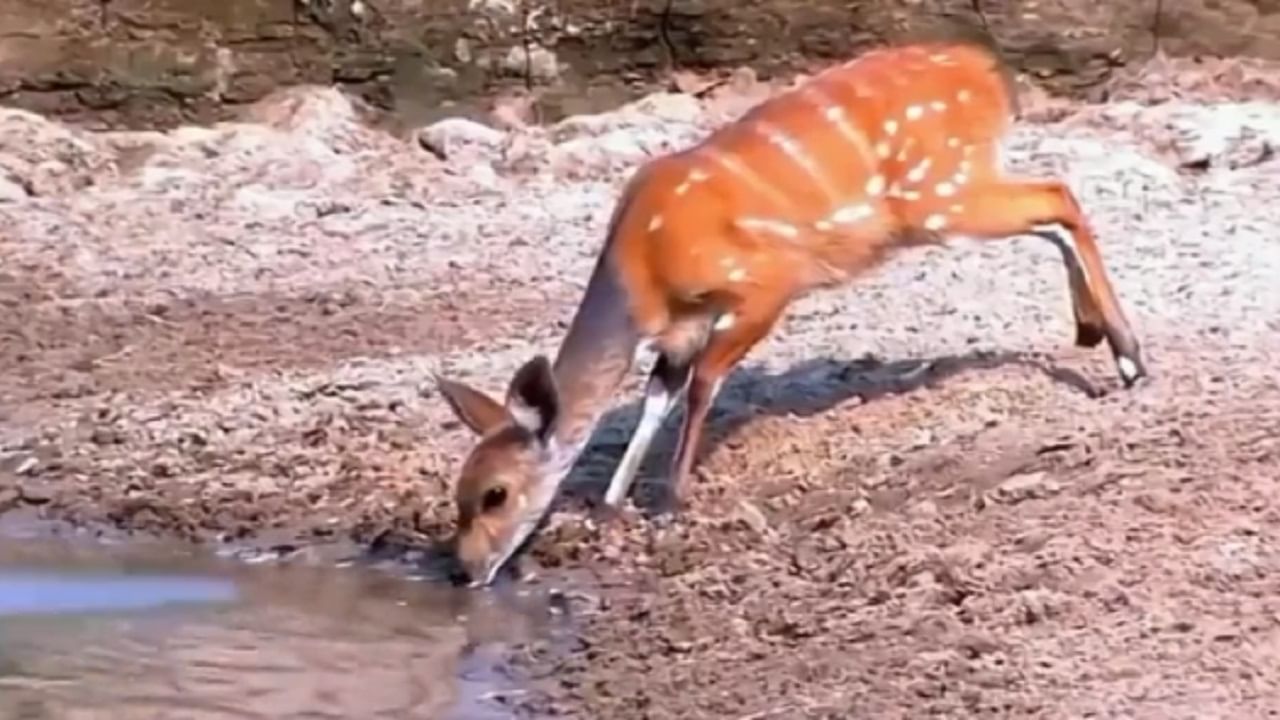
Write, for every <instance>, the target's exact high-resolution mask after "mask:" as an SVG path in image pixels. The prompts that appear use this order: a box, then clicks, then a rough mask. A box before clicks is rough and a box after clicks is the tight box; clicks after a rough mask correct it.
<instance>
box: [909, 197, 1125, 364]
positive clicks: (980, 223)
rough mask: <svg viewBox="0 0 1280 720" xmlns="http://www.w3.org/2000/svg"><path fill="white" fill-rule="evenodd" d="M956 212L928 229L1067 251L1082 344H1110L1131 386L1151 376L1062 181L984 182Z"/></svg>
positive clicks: (956, 206) (1078, 338)
mask: <svg viewBox="0 0 1280 720" xmlns="http://www.w3.org/2000/svg"><path fill="white" fill-rule="evenodd" d="M953 200H954V202H953V203H952V204H951V206H950V211H949V212H948V213H945V214H938V216H937V217H936V218H934V217H933V216H931V217H930V218H928V219H926V220H925V221H924V223H925V224H926V225H928V224H930V222H929V221H930V220H932V221H933V222H932V225H933V227H934V228H936V229H940V230H943V231H945V232H954V233H959V234H962V235H968V236H970V237H975V238H988V239H995V238H1002V237H1009V236H1013V235H1022V234H1035V235H1039V236H1040V237H1044V238H1046V239H1050V240H1052V241H1053V242H1054V244H1055V245H1057V246H1058V248H1059V250H1061V251H1062V255H1063V258H1064V262H1065V264H1066V267H1067V272H1068V277H1069V278H1070V282H1071V287H1072V294H1073V297H1074V304H1075V313H1076V342H1077V343H1078V344H1081V345H1085V346H1091V345H1097V344H1098V342H1099V336H1101V337H1104V338H1106V340H1107V343H1108V344H1109V345H1110V346H1111V353H1112V355H1113V357H1114V358H1115V363H1116V368H1117V370H1118V371H1119V374H1120V379H1121V380H1122V381H1123V382H1124V384H1125V386H1126V387H1128V386H1132V385H1133V384H1134V383H1135V382H1137V381H1138V379H1139V378H1142V377H1143V376H1145V375H1146V374H1147V370H1146V365H1145V363H1144V362H1143V358H1142V350H1141V347H1140V345H1139V343H1138V339H1137V337H1136V336H1135V335H1134V333H1133V330H1132V328H1131V327H1130V325H1129V321H1128V319H1127V318H1126V317H1125V313H1124V310H1123V309H1122V308H1121V306H1120V301H1119V300H1117V299H1116V295H1115V290H1114V288H1113V287H1112V285H1111V280H1110V279H1109V278H1108V277H1107V270H1106V267H1105V266H1104V265H1103V262H1102V255H1101V253H1100V252H1099V250H1098V245H1097V242H1096V240H1095V239H1094V236H1093V232H1092V230H1091V229H1090V228H1089V224H1088V221H1087V220H1086V219H1085V217H1084V213H1083V211H1082V210H1081V209H1080V205H1079V203H1078V202H1077V201H1076V198H1075V195H1074V194H1073V193H1072V192H1071V190H1070V189H1068V188H1067V186H1066V185H1065V184H1063V183H1062V182H1059V181H1056V180H1003V179H994V178H990V179H987V178H984V180H983V182H981V183H975V184H972V185H969V186H968V187H966V188H965V190H964V192H962V193H960V194H959V195H957V196H956V197H954V198H953Z"/></svg>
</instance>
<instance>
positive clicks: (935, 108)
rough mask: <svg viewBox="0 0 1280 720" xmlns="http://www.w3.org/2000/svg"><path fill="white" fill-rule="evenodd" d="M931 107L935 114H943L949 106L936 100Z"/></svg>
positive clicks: (930, 104)
mask: <svg viewBox="0 0 1280 720" xmlns="http://www.w3.org/2000/svg"><path fill="white" fill-rule="evenodd" d="M929 107H930V108H931V109H932V110H933V111H934V112H943V111H944V110H946V109H947V104H946V103H945V102H943V101H941V100H934V101H933V102H931V103H929Z"/></svg>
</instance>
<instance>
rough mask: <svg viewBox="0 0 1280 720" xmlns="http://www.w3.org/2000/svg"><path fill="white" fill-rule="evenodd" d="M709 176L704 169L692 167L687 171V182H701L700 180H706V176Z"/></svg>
mask: <svg viewBox="0 0 1280 720" xmlns="http://www.w3.org/2000/svg"><path fill="white" fill-rule="evenodd" d="M710 177H711V176H710V175H708V174H707V172H706V171H705V170H700V169H698V168H694V169H692V170H690V171H689V182H695V183H700V182H702V181H704V180H707V179H708V178H710Z"/></svg>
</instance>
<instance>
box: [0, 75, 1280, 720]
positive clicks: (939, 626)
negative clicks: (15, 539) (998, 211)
mask: <svg viewBox="0 0 1280 720" xmlns="http://www.w3.org/2000/svg"><path fill="white" fill-rule="evenodd" d="M1196 72H1200V73H1201V76H1197V77H1200V80H1195V79H1194V78H1193V76H1194V75H1195V73H1196ZM1204 72H1207V71H1204V70H1203V69H1196V68H1184V69H1182V70H1179V71H1177V72H1174V71H1171V70H1169V68H1167V67H1162V68H1160V74H1159V79H1160V82H1162V83H1165V84H1164V85H1162V86H1161V87H1173V86H1174V85H1178V86H1179V87H1181V89H1180V90H1177V91H1176V92H1175V91H1172V90H1170V91H1167V92H1165V93H1164V96H1163V97H1159V98H1153V97H1152V95H1153V91H1152V85H1151V83H1150V82H1148V83H1145V84H1144V83H1142V82H1135V83H1133V84H1132V85H1130V86H1128V89H1127V90H1126V91H1125V92H1123V93H1118V94H1117V96H1116V97H1115V98H1113V99H1112V101H1111V102H1110V103H1109V104H1107V105H1103V106H1088V107H1084V106H1081V107H1054V108H1049V109H1042V110H1041V111H1039V112H1038V113H1036V114H1035V117H1036V118H1039V119H1038V120H1036V121H1034V122H1033V121H1031V120H1030V119H1029V120H1028V121H1027V122H1024V123H1022V124H1020V125H1019V127H1018V129H1017V131H1016V132H1015V133H1014V135H1013V136H1012V137H1011V138H1010V141H1009V151H1008V162H1009V164H1010V166H1011V167H1012V168H1013V169H1015V170H1019V171H1028V172H1035V173H1037V174H1045V173H1058V174H1061V175H1063V176H1064V177H1066V178H1067V179H1068V180H1069V181H1070V182H1071V183H1072V185H1073V187H1075V188H1076V190H1077V192H1078V193H1079V194H1080V196H1081V198H1082V202H1083V203H1084V205H1085V207H1086V209H1087V211H1088V212H1089V213H1090V217H1091V218H1092V221H1093V223H1094V224H1095V226H1096V228H1097V230H1098V233H1099V235H1100V242H1101V243H1102V248H1103V252H1104V255H1105V260H1106V263H1107V265H1108V268H1109V270H1110V272H1111V275H1112V279H1113V281H1114V282H1115V284H1116V287H1117V290H1118V292H1119V294H1120V296H1121V299H1122V301H1123V303H1124V304H1125V306H1126V308H1127V310H1128V312H1129V314H1130V317H1131V319H1132V320H1133V322H1134V323H1135V326H1136V328H1137V330H1138V332H1139V333H1140V336H1141V338H1142V341H1143V343H1144V348H1145V351H1146V353H1147V358H1148V362H1149V365H1150V370H1151V372H1152V374H1153V375H1152V377H1151V378H1150V379H1149V381H1147V382H1144V383H1142V384H1141V385H1139V386H1138V387H1136V388H1134V389H1132V390H1128V391H1126V390H1123V389H1120V388H1119V385H1118V381H1117V379H1116V377H1115V371H1114V369H1113V367H1112V365H1111V360H1110V358H1109V356H1108V354H1107V353H1106V351H1105V350H1104V349H1101V348H1100V349H1098V350H1095V351H1086V350H1080V349H1076V348H1073V347H1072V346H1071V339H1072V336H1073V331H1074V328H1073V325H1072V323H1071V317H1070V310H1069V304H1068V294H1067V287H1066V282H1065V274H1064V271H1063V269H1062V265H1061V261H1060V259H1059V256H1058V255H1057V252H1056V250H1054V249H1053V248H1052V247H1050V246H1047V244H1045V243H1043V241H1036V240H1034V239H1030V238H1020V239H1013V240H1008V241H1005V242H1000V243H991V244H988V245H985V246H971V247H967V248H963V249H957V250H919V251H912V252H911V253H910V254H908V255H904V256H903V257H901V258H900V259H899V260H897V261H895V262H893V263H891V264H890V265H888V266H886V267H884V268H883V269H881V270H879V271H877V272H875V273H873V274H871V275H869V276H867V277H866V278H864V279H863V280H862V281H861V282H860V283H858V284H857V285H856V286H852V287H849V288H846V289H845V290H841V291H834V292H829V293H825V294H822V295H818V296H814V297H811V298H809V299H807V300H805V301H803V302H802V303H800V304H799V305H797V306H795V308H794V309H793V310H792V312H791V313H790V314H789V316H788V317H787V319H786V321H785V323H784V325H783V326H782V327H780V328H779V329H778V331H777V332H776V333H775V334H774V335H773V336H772V337H771V338H770V339H769V340H768V341H767V342H765V343H764V344H763V345H761V346H760V347H759V348H758V349H757V350H756V351H755V352H754V353H753V354H752V355H751V356H750V357H749V358H748V360H747V362H746V363H745V364H744V366H743V367H742V368H741V370H740V371H739V372H738V373H737V374H736V375H735V376H734V377H733V378H732V380H731V381H730V382H729V383H728V384H727V385H726V388H725V390H724V392H723V395H722V396H721V399H720V401H719V403H718V405H717V409H716V410H715V412H714V414H713V417H712V420H711V423H712V436H713V437H712V438H711V439H710V441H709V442H708V443H707V446H706V450H705V452H704V454H703V459H702V461H701V465H700V469H699V474H698V477H697V478H696V480H695V481H694V482H693V484H692V507H691V509H690V510H689V511H688V512H686V513H685V514H684V515H682V516H681V517H680V518H679V520H678V522H676V523H675V524H673V525H669V526H668V525H662V524H655V523H651V522H648V521H645V520H642V519H633V520H631V521H630V522H629V523H626V524H619V525H611V526H608V527H606V528H604V529H600V528H597V527H595V526H594V525H592V524H590V523H587V522H586V521H585V519H584V518H585V515H584V513H583V509H584V507H585V505H586V504H587V503H589V502H590V501H591V500H592V499H593V497H594V496H595V495H596V494H598V493H599V492H600V491H601V489H602V488H601V483H602V482H603V480H604V479H605V477H607V474H608V472H609V470H610V469H611V468H612V466H613V464H614V463H615V462H616V461H617V459H618V458H619V456H620V455H621V452H622V447H623V443H624V442H625V431H626V430H627V429H628V428H629V427H630V426H631V425H632V424H633V423H634V421H635V418H636V412H637V407H636V402H635V401H636V399H637V397H638V396H637V391H638V387H639V382H640V380H641V374H640V370H637V373H636V374H635V376H634V377H633V378H632V380H631V382H630V383H629V384H628V386H627V388H626V393H627V394H626V395H625V396H623V397H620V398H619V406H618V410H617V412H615V413H613V414H612V415H611V416H610V417H609V418H608V419H607V427H605V428H604V429H602V430H601V431H600V433H598V434H597V436H596V441H595V443H594V444H593V447H592V448H591V449H590V451H589V453H588V455H587V456H586V457H585V458H584V460H583V462H582V463H581V464H580V466H579V471H578V472H577V473H576V474H575V477H574V479H573V487H572V488H571V489H570V493H569V495H568V496H567V497H566V498H565V502H564V503H563V504H562V507H561V510H560V511H559V512H558V513H557V515H556V517H555V518H554V520H553V523H552V526H551V527H550V528H548V530H547V531H546V533H545V534H544V535H542V536H541V538H540V539H539V541H538V542H537V544H536V545H535V547H534V548H533V552H532V558H530V559H529V560H528V561H526V563H525V564H526V566H528V567H530V568H541V571H540V573H541V574H542V576H543V577H544V578H545V577H547V576H551V577H554V576H555V574H556V573H557V572H561V571H564V570H572V571H573V572H575V573H583V574H585V576H586V578H587V580H584V581H583V582H582V583H581V585H580V587H579V588H578V589H579V590H581V592H579V593H577V594H576V595H575V596H574V597H575V600H574V614H575V616H576V618H577V625H576V626H575V629H574V631H573V637H572V638H570V640H569V642H568V643H564V642H556V643H552V642H542V643H529V644H525V645H522V646H520V648H519V649H518V651H517V653H516V657H515V658H514V659H513V663H514V667H516V668H518V669H520V670H521V671H522V672H525V673H528V674H531V675H532V676H533V685H532V689H531V691H530V692H528V693H527V694H523V695H519V696H515V697H512V698H507V699H506V700H505V702H508V703H510V704H511V705H512V707H513V708H514V709H515V710H516V711H518V712H519V713H520V714H521V715H530V716H543V717H546V716H557V717H559V716H563V717H583V718H617V719H625V718H704V717H705V718H738V719H742V720H746V719H748V718H749V719H752V720H764V719H774V718H835V717H841V718H846V717H875V718H899V717H901V718H907V717H911V718H918V717H932V716H946V717H978V716H983V717H987V716H1000V717H1012V716H1017V717H1032V716H1033V717H1045V718H1081V717H1092V718H1161V719H1162V720H1172V719H1177V718H1187V719H1190V718H1196V719H1197V720H1204V719H1207V718H1233V719H1244V718H1264V717H1275V715H1276V712H1277V710H1276V708H1278V707H1280V680H1278V679H1277V678H1280V651H1278V650H1277V648H1280V600H1277V598H1278V597H1280V545H1278V544H1277V543H1278V542H1280V522H1278V521H1280V508H1278V507H1277V503H1276V498H1277V497H1280V472H1277V469H1278V468H1280V456H1278V455H1277V453H1280V389H1278V388H1277V382H1276V375H1277V373H1276V367H1277V364H1276V359H1277V357H1278V353H1280V332H1277V331H1278V330H1280V285H1278V284H1277V278H1280V240H1277V236H1276V231H1275V228H1276V227H1280V160H1277V159H1275V157H1274V153H1273V149H1274V148H1275V147H1276V146H1277V144H1280V104H1277V103H1276V102H1275V101H1274V100H1271V99H1261V100H1257V101H1251V100H1248V99H1247V98H1241V97H1239V96H1238V94H1236V95H1233V94H1232V93H1231V92H1229V91H1223V90H1222V88H1221V87H1220V84H1221V83H1215V82H1214V81H1213V80H1214V78H1212V77H1211V78H1209V79H1208V80H1205V78H1204V77H1203V74H1204ZM1214 72H1216V70H1215V71H1214ZM1273 77H1276V75H1273ZM1170 78H1173V80H1170ZM1180 78H1181V79H1180ZM1186 78H1193V79H1192V80H1186ZM1183 80H1186V81H1185V82H1183ZM1201 80H1204V81H1203V82H1201ZM1255 80H1256V78H1255ZM1175 81H1176V82H1175ZM1179 83H1181V84H1180V85H1179ZM1193 90H1194V92H1193ZM1155 94H1159V93H1155ZM1271 95H1272V96H1274V93H1272V94H1271ZM1152 100H1165V102H1152ZM741 106H742V103H740V102H739V103H737V104H735V103H734V102H732V101H731V98H730V99H726V100H723V101H722V102H713V103H706V104H701V103H699V102H697V101H695V100H693V99H692V98H690V97H686V96H675V95H671V96H654V97H651V98H648V99H646V100H644V101H642V102H640V103H638V104H636V105H634V106H631V107H628V108H624V109H622V110H620V111H618V112H615V113H610V114H608V115H604V116H595V117H586V118H574V119H570V120H568V121H565V122H564V123H561V124H560V125H558V126H555V127H552V128H549V129H528V130H522V131H515V132H510V133H499V132H494V131H487V132H486V131H483V130H480V129H477V128H475V127H473V126H469V125H465V124H456V123H454V124H450V123H445V124H444V125H439V126H435V127H433V128H432V129H431V130H430V131H429V132H427V133H425V135H426V138H427V140H428V144H430V145H431V146H432V147H433V148H435V149H436V152H437V153H440V154H443V155H444V156H445V159H443V160H441V159H438V158H437V157H436V156H435V155H433V154H432V153H430V152H428V151H426V150H424V149H423V148H422V147H421V146H420V144H419V142H417V140H416V139H415V138H413V137H397V136H394V135H392V134H388V133H384V132H383V131H380V130H376V129H372V128H370V127H367V126H365V125H363V124H362V123H361V121H360V113H358V112H357V111H356V110H355V109H353V108H352V106H351V105H350V103H349V102H348V101H347V100H346V99H344V98H343V97H341V96H340V95H338V94H336V93H333V92H329V91H325V90H317V89H308V88H300V89H296V90H291V91H288V92H286V93H283V94H281V95H278V96H273V97H272V98H269V99H268V100H266V101H264V102H263V103H262V104H261V105H260V106H258V107H256V108H254V109H253V111H252V113H251V118H250V120H251V121H247V122H245V123H240V124H227V125H221V126H217V127H215V128H211V129H210V128H206V129H199V128H184V129H181V130H178V131H174V132H172V133H168V134H159V133H103V134H88V133H81V132H78V131H76V130H74V129H71V128H68V127H66V126H62V125H58V124H54V123H50V122H47V121H45V120H44V119H42V118H40V117H38V116H35V115H29V114H26V113H22V112H18V111H8V110H6V111H0V307H2V308H3V310H2V311H0V368H2V369H3V370H2V374H0V383H3V384H2V385H0V511H3V512H11V513H28V514H38V515H40V516H42V517H48V518H57V519H61V520H69V521H71V522H74V523H81V524H85V525H96V524H100V523H105V524H109V525H115V526H117V527H123V528H127V529H130V530H138V531H148V532H158V533H161V534H164V535H167V536H170V537H174V538H180V539H189V540H198V541H216V540H242V541H247V542H249V543H253V544H256V545H258V546H262V547H272V546H275V547H281V548H297V547H304V546H309V545H316V546H320V545H323V544H325V543H333V542H338V541H352V542H357V543H369V542H373V541H376V540H379V539H382V540H385V539H386V538H388V537H396V538H402V539H403V538H407V539H409V540H410V541H414V540H425V539H427V538H430V537H433V536H437V535H439V534H440V533H442V532H443V531H444V529H445V528H447V526H448V522H449V521H450V519H451V513H452V508H451V507H450V504H449V497H448V488H449V485H450V483H451V481H452V474H453V472H454V471H455V470H456V465H457V461H458V459H459V458H460V457H461V454H462V453H463V452H464V451H465V449H466V448H467V447H468V446H469V444H470V443H471V441H472V438H471V437H470V435H469V434H468V433H467V432H466V431H465V430H464V429H462V428H461V427H460V426H458V424H457V423H456V422H453V421H452V418H451V415H450V414H449V412H448V410H447V409H446V407H445V405H444V403H443V401H442V400H441V399H440V398H439V397H438V396H437V395H436V394H435V392H434V390H433V389H432V387H431V382H430V375H431V372H432V371H434V370H444V371H447V372H448V373H451V374H453V375H455V376H458V377H461V378H463V379H465V380H467V381H468V382H473V383H476V384H478V385H479V386H481V387H485V388H488V389H490V390H493V391H497V390H499V389H500V388H501V387H502V386H503V384H504V383H505V380H506V379H507V377H509V375H510V373H511V372H512V371H513V370H514V368H515V367H516V366H517V365H518V364H519V363H520V362H522V361H523V360H525V359H526V358H527V357H529V355H530V354H532V353H533V352H535V351H540V352H552V351H554V348H555V343H556V342H557V341H558V340H559V338H560V337H561V335H562V333H563V331H564V327H565V324H566V322H567V320H568V318H569V317H570V315H571V313H572V311H573V305H574V303H575V302H576V300H577V297H578V294H579V293H580V292H581V289H582V287H583V284H584V282H585V280H586V277H587V273H588V271H589V269H590V267H591V264H592V262H593V259H594V256H593V253H594V251H595V250H596V248H597V247H598V246H599V243H600V242H601V233H602V232H603V229H604V226H605V223H606V221H607V218H608V213H609V210H610V208H611V206H612V202H613V200H614V198H615V197H616V193H617V191H618V189H619V187H620V184H621V182H622V181H623V179H624V178H625V176H626V173H627V172H629V170H630V169H631V168H633V167H634V166H635V164H636V163H637V162H639V161H641V160H642V159H643V158H644V157H646V156H647V154H652V153H656V152H661V151H664V150H667V149H671V148H674V147H676V146H678V145H681V144H684V143H687V142H690V141H692V140H693V139H694V138H696V137H698V136H700V135H701V134H702V133H704V132H705V131H706V130H707V129H708V128H709V127H711V126H712V125H714V124H716V123H718V122H721V121H722V120H723V119H724V118H725V117H727V116H729V115H732V114H733V113H734V112H737V111H740V109H741ZM676 419H677V418H673V422H674V421H675V420H676ZM671 439H672V438H671V433H670V432H668V433H666V434H665V435H664V436H663V440H662V442H660V443H659V448H658V452H657V453H656V454H655V457H654V458H652V461H651V462H650V463H649V464H648V466H647V467H648V469H647V470H646V472H647V473H648V475H649V476H652V475H653V474H654V473H655V472H656V471H658V470H660V469H661V468H662V467H663V465H662V463H664V462H665V460H666V455H667V453H668V452H669V448H670V445H671Z"/></svg>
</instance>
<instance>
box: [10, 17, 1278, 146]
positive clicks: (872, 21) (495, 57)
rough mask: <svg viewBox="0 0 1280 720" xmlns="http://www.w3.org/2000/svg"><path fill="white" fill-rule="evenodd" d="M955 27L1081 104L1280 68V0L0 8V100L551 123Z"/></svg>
mask: <svg viewBox="0 0 1280 720" xmlns="http://www.w3.org/2000/svg"><path fill="white" fill-rule="evenodd" d="M957 30H959V31H962V32H970V31H973V30H977V31H981V32H987V33H989V34H990V36H992V37H994V39H995V40H996V41H997V43H998V44H999V45H1000V47H1001V48H1002V49H1003V50H1004V52H1005V53H1006V54H1007V55H1008V57H1009V59H1010V60H1011V61H1012V62H1013V63H1014V64H1015V65H1016V66H1017V67H1018V68H1020V69H1021V70H1022V71H1024V72H1025V73H1026V74H1027V75H1028V76H1030V77H1033V78H1036V79H1038V80H1040V81H1042V82H1043V83H1044V84H1045V85H1047V86H1048V87H1049V88H1050V89H1051V90H1055V91H1058V92H1062V93H1066V94H1070V95H1074V96H1081V95H1084V96H1091V95H1092V96H1096V95H1097V94H1098V93H1099V92H1101V88H1103V87H1104V83H1105V81H1107V80H1108V79H1109V78H1110V77H1111V76H1112V75H1113V73H1115V71H1116V70H1117V69H1118V68H1121V67H1124V66H1126V65H1129V64H1133V63H1135V62H1141V61H1145V60H1147V59H1149V58H1150V57H1151V56H1152V55H1153V53H1155V52H1156V51H1157V49H1160V50H1162V51H1163V52H1166V53H1168V54H1169V55H1171V56H1192V55H1199V54H1207V55H1219V56H1229V57H1255V58H1262V59H1280V2H1278V1H1277V0H1178V1H1177V2H1163V1H1162V0H1136V1H1135V2H1126V3H1121V2H1105V3H1100V2H1096V1H1095V0H1002V1H999V0H875V1H874V2H872V1H868V0H861V1H859V0H558V1H555V0H430V1H429V2H424V1H422V0H417V1H414V0H0V103H2V104H6V105H11V106H18V107H23V108H27V109H32V110H36V111H38V112H40V113H42V114H45V115H51V116H55V117H59V118H62V119H66V120H70V121H77V122H78V121H87V122H89V123H91V124H93V125H96V126H99V127H116V128H119V127H135V128H137V127H172V126H175V125H177V124H180V123H182V122H207V121H210V120H215V119H224V118H226V117H229V116H231V115H232V114H233V112H234V109H235V107H236V106H240V105H244V104H245V103H250V102H253V101H255V100H258V99H260V98H262V97H263V96H264V95H266V94H267V93H268V92H269V91H270V90H272V89H273V88H275V87H278V86H282V85H292V84H297V83H304V82H305V83H320V84H329V83H335V84H337V85H339V86H342V87H344V88H346V89H348V90H350V91H352V92H353V93H356V94H358V95H360V96H362V97H363V98H365V99H366V100H368V101H370V102H371V103H372V104H373V105H374V106H376V107H381V108H385V109H394V110H395V111H396V114H397V116H399V117H402V118H405V119H407V120H408V121H409V122H410V123H411V124H423V123H426V122H429V121H431V120H434V119H438V117H439V116H441V115H451V114H463V115H468V114H473V113H476V112H482V111H483V110H485V109H486V105H487V104H488V103H490V102H491V98H493V97H494V95H495V93H501V92H504V91H512V92H519V93H529V92H530V91H532V94H533V96H535V97H536V98H537V102H536V104H535V110H536V113H535V115H536V116H537V119H540V120H551V121H554V120H558V119H560V118H562V117H565V116H567V115H571V114H575V113H580V112H590V111H598V110H601V109H606V108H608V107H612V106H615V105H618V104H620V103H621V102H622V101H624V100H629V99H634V98H635V97H638V96H639V95H641V94H643V93H644V92H646V91H649V90H652V89H654V88H655V87H656V86H661V85H664V84H670V82H671V81H672V79H673V77H678V72H677V71H693V72H723V71H726V70H730V69H733V68H737V67H740V66H743V65H750V66H751V67H752V68H753V69H754V70H755V71H756V72H758V73H760V74H761V76H763V77H765V78H768V77H770V76H772V75H779V74H787V73H792V72H796V71H803V70H805V69H806V68H807V67H808V66H810V65H812V64H823V63H826V62H829V61H831V60H833V59H836V58H843V57H847V56H848V55H850V54H853V53H856V52H857V51H858V50H860V49H862V48H864V47H866V46H868V45H873V44H876V43H880V42H883V41H885V40H891V39H900V38H906V37H918V36H924V35H933V34H937V33H939V32H944V33H952V32H956V31H957ZM673 73H674V74H675V75H673Z"/></svg>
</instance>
